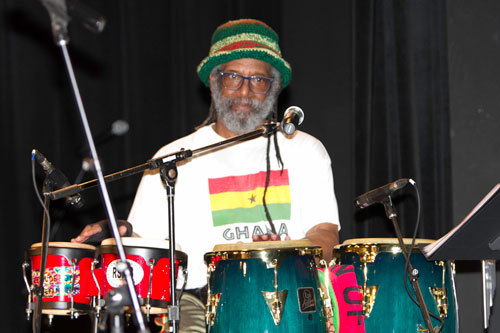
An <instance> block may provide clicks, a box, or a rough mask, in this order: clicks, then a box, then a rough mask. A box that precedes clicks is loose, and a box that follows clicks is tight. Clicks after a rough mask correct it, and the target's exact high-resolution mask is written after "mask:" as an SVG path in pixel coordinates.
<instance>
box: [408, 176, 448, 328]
mask: <svg viewBox="0 0 500 333" xmlns="http://www.w3.org/2000/svg"><path fill="white" fill-rule="evenodd" d="M410 184H411V185H412V186H413V188H414V189H415V194H416V197H417V222H416V223H415V230H414V231H413V236H412V239H411V246H410V250H409V251H408V260H407V261H406V264H405V268H404V271H403V281H404V283H405V288H406V292H407V293H408V296H409V297H410V298H411V300H412V301H413V302H414V303H415V304H416V305H417V306H419V307H420V304H419V302H418V300H417V299H415V297H413V295H412V294H411V292H410V288H408V281H407V277H408V275H409V273H410V272H408V265H409V263H410V259H411V254H412V252H413V247H414V246H415V239H416V238H417V232H418V227H419V225H420V211H421V203H420V193H419V191H418V187H417V184H416V183H415V181H414V180H413V179H410ZM401 251H405V250H404V249H401ZM429 315H430V316H431V317H433V318H434V319H436V320H438V321H439V322H440V323H441V325H440V326H439V329H438V331H437V333H440V332H441V330H442V329H443V326H444V319H443V318H441V316H437V315H435V314H433V313H431V312H429Z"/></svg>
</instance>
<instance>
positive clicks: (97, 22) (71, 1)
mask: <svg viewBox="0 0 500 333" xmlns="http://www.w3.org/2000/svg"><path fill="white" fill-rule="evenodd" d="M66 5H67V6H68V13H69V14H70V15H71V16H74V17H75V18H76V19H77V20H78V21H80V22H81V23H82V25H83V26H84V27H85V28H87V29H88V30H90V31H92V32H93V33H100V32H102V31H103V30H104V27H105V26H106V19H105V18H104V16H102V15H101V14H100V13H98V12H97V11H96V10H95V9H93V8H90V7H88V6H87V5H85V4H84V3H82V2H80V1H78V0H66Z"/></svg>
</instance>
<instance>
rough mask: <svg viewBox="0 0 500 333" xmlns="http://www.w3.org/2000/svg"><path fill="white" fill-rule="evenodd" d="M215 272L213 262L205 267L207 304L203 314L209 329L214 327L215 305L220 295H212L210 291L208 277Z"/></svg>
mask: <svg viewBox="0 0 500 333" xmlns="http://www.w3.org/2000/svg"><path fill="white" fill-rule="evenodd" d="M214 271H215V262H214V261H212V262H211V263H210V264H209V265H208V267H207V288H208V289H207V304H206V308H207V309H206V310H205V311H206V312H205V323H206V324H207V326H208V325H210V327H213V326H214V322H215V315H216V314H217V305H218V304H219V300H220V296H221V293H218V294H215V295H212V290H211V288H210V277H211V276H212V272H214Z"/></svg>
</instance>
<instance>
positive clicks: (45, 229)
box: [32, 174, 74, 333]
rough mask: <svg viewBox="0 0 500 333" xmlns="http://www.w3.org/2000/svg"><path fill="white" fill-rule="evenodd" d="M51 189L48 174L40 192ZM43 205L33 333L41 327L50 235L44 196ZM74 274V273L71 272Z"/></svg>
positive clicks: (48, 202) (47, 200) (36, 332)
mask: <svg viewBox="0 0 500 333" xmlns="http://www.w3.org/2000/svg"><path fill="white" fill-rule="evenodd" d="M51 189H52V184H51V180H50V177H49V175H48V174H46V176H45V180H44V182H43V189H42V191H43V192H45V191H50V190H51ZM43 204H44V205H45V208H46V209H44V210H43V219H42V247H41V253H40V259H41V260H40V279H39V286H36V285H35V287H34V288H35V290H34V294H35V295H36V302H35V309H34V313H33V322H32V330H33V332H35V333H39V332H40V331H41V327H42V306H43V303H42V302H43V295H44V293H45V290H44V287H43V282H44V280H45V267H46V265H47V252H48V249H49V235H50V219H49V218H48V217H47V212H48V211H49V208H50V200H49V199H48V197H47V196H45V195H44V198H43ZM73 274H74V272H73Z"/></svg>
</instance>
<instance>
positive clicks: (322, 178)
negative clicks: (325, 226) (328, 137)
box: [300, 140, 340, 234]
mask: <svg viewBox="0 0 500 333" xmlns="http://www.w3.org/2000/svg"><path fill="white" fill-rule="evenodd" d="M304 154H305V156H303V157H304V158H305V159H306V161H307V165H308V166H307V167H306V169H305V170H303V171H302V172H303V173H304V178H303V179H304V182H303V184H304V186H302V187H303V188H302V189H301V191H302V193H301V195H300V198H301V199H300V200H301V201H302V203H301V206H302V208H301V219H302V222H301V225H302V228H303V232H304V234H305V233H307V231H309V229H311V228H312V227H314V226H316V225H318V224H320V223H325V222H330V223H333V224H336V225H337V226H338V227H339V230H340V221H339V213H338V206H337V199H336V197H335V191H334V180H333V172H332V166H331V160H330V156H329V155H328V152H327V151H326V149H325V147H324V146H323V144H322V143H321V142H320V141H318V140H314V141H312V142H309V143H308V144H307V149H304Z"/></svg>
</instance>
